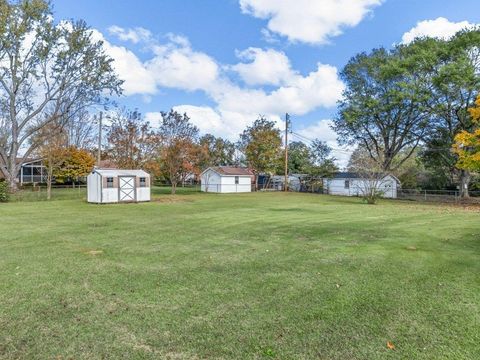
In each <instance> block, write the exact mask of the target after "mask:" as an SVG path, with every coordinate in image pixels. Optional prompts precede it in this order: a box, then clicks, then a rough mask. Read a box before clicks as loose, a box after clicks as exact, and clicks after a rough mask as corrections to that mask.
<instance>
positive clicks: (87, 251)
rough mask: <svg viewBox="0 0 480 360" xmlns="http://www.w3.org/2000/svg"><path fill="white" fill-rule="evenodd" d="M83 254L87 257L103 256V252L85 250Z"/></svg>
mask: <svg viewBox="0 0 480 360" xmlns="http://www.w3.org/2000/svg"><path fill="white" fill-rule="evenodd" d="M83 253H84V254H86V255H91V256H97V255H101V254H103V250H85V251H83Z"/></svg>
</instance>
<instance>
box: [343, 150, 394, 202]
mask: <svg viewBox="0 0 480 360" xmlns="http://www.w3.org/2000/svg"><path fill="white" fill-rule="evenodd" d="M349 170H350V171H352V172H354V173H355V174H356V175H357V178H358V179H357V180H354V181H352V183H351V184H349V186H351V187H353V191H354V192H356V193H358V195H359V196H361V197H362V198H363V199H364V200H365V201H366V202H367V203H368V204H375V203H376V202H377V200H378V199H379V198H381V197H383V196H384V195H385V185H386V181H385V177H386V176H387V175H388V173H387V172H386V171H385V170H384V169H383V166H382V162H379V161H377V160H376V159H372V157H371V156H370V154H369V153H368V151H367V150H364V151H361V150H360V151H357V152H356V153H354V154H353V155H352V157H351V158H350V162H349Z"/></svg>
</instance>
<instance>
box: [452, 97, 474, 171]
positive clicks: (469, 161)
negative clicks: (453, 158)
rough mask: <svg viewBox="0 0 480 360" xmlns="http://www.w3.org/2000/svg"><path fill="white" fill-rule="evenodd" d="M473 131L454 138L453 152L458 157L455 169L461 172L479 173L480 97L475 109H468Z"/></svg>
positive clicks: (462, 132)
mask: <svg viewBox="0 0 480 360" xmlns="http://www.w3.org/2000/svg"><path fill="white" fill-rule="evenodd" d="M469 112H470V116H471V117H472V122H473V124H474V129H473V131H472V132H468V131H465V130H464V131H461V132H459V133H458V134H457V135H456V136H455V143H454V144H453V147H452V149H453V152H454V153H455V154H457V156H458V162H457V167H458V168H459V169H462V170H469V171H480V95H479V96H478V97H477V100H476V102H475V107H472V108H470V109H469Z"/></svg>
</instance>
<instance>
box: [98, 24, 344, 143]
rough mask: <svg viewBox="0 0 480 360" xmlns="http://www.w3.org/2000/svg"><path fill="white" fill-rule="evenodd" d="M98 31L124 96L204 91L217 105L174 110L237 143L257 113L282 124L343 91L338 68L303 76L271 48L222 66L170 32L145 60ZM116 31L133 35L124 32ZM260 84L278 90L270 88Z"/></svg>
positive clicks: (154, 116) (154, 118) (321, 67)
mask: <svg viewBox="0 0 480 360" xmlns="http://www.w3.org/2000/svg"><path fill="white" fill-rule="evenodd" d="M94 32H95V36H96V37H97V39H98V40H103V41H104V42H105V49H106V52H107V53H108V54H109V55H110V56H111V57H112V58H114V60H115V62H114V66H115V69H116V70H117V72H118V74H119V76H120V78H122V79H124V80H125V83H124V89H125V94H126V95H132V94H138V95H142V96H143V97H144V98H145V97H146V98H150V96H151V95H154V94H156V93H158V92H159V91H160V90H161V89H162V88H174V89H179V90H184V91H202V92H203V93H204V94H205V95H206V96H208V97H209V98H210V100H211V101H213V102H214V103H215V105H213V106H193V105H189V104H178V105H177V106H175V107H174V109H175V110H177V111H180V112H186V113H187V114H188V115H189V116H190V117H191V119H192V122H193V123H194V124H195V125H196V126H198V127H199V128H200V130H201V131H202V132H203V133H206V132H210V133H213V134H215V135H217V136H223V137H226V138H229V139H231V140H236V139H237V138H238V135H239V134H240V133H241V131H243V129H245V127H246V126H248V125H250V124H251V123H252V122H253V121H254V120H255V119H257V118H258V117H259V115H263V116H266V117H267V118H268V119H270V120H273V121H276V122H277V123H278V124H279V126H282V125H281V124H282V120H281V118H282V117H283V114H284V113H285V112H289V113H291V114H292V115H302V114H306V113H308V112H311V111H313V110H315V109H317V108H319V107H332V106H335V104H336V102H337V101H338V99H340V97H341V93H342V91H343V89H344V84H343V83H342V82H341V81H340V79H339V77H338V73H337V68H336V67H334V66H331V65H326V64H320V63H319V64H317V67H316V69H314V70H313V71H312V72H310V73H308V74H306V75H302V74H300V73H299V72H298V71H296V70H294V69H292V66H291V64H290V60H289V59H288V57H287V55H286V54H285V53H283V52H279V51H276V50H272V49H266V50H264V49H259V48H248V49H247V50H245V51H241V52H238V55H239V58H240V59H241V60H242V62H240V63H238V64H235V65H228V64H218V63H217V62H216V60H215V59H213V58H212V57H210V56H209V55H207V54H205V53H203V52H199V51H196V50H194V49H193V48H192V46H191V44H190V42H189V41H188V39H186V38H185V37H182V36H178V35H174V34H168V36H167V37H166V41H165V42H164V43H159V42H155V41H151V42H148V43H147V46H148V49H149V50H150V55H151V56H150V58H149V59H147V60H145V61H141V60H140V59H139V58H138V57H137V56H136V55H135V54H134V53H133V52H132V51H130V50H128V49H126V48H125V47H123V46H116V45H112V44H111V43H110V42H108V41H106V40H105V39H104V37H103V36H102V34H101V33H99V32H98V31H94ZM116 32H117V33H119V34H124V33H125V34H131V32H130V31H129V30H123V29H116ZM129 36H130V35H129ZM232 70H233V71H235V72H236V73H238V74H239V76H240V77H241V78H242V79H243V80H244V82H245V84H244V85H240V84H238V83H236V82H235V81H234V80H233V79H231V78H230V75H231V71H232ZM261 85H271V86H274V89H273V90H266V89H263V88H262V87H261ZM251 86H256V88H252V87H251ZM162 110H167V109H162ZM145 118H146V119H147V120H148V121H150V122H151V123H152V125H153V126H158V125H159V123H160V120H161V116H160V113H158V112H149V113H147V114H145Z"/></svg>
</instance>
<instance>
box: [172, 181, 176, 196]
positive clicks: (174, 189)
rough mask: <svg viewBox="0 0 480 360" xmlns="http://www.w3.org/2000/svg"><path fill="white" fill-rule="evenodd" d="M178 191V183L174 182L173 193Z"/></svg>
mask: <svg viewBox="0 0 480 360" xmlns="http://www.w3.org/2000/svg"><path fill="white" fill-rule="evenodd" d="M176 192H177V183H175V182H172V195H175V193H176Z"/></svg>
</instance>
